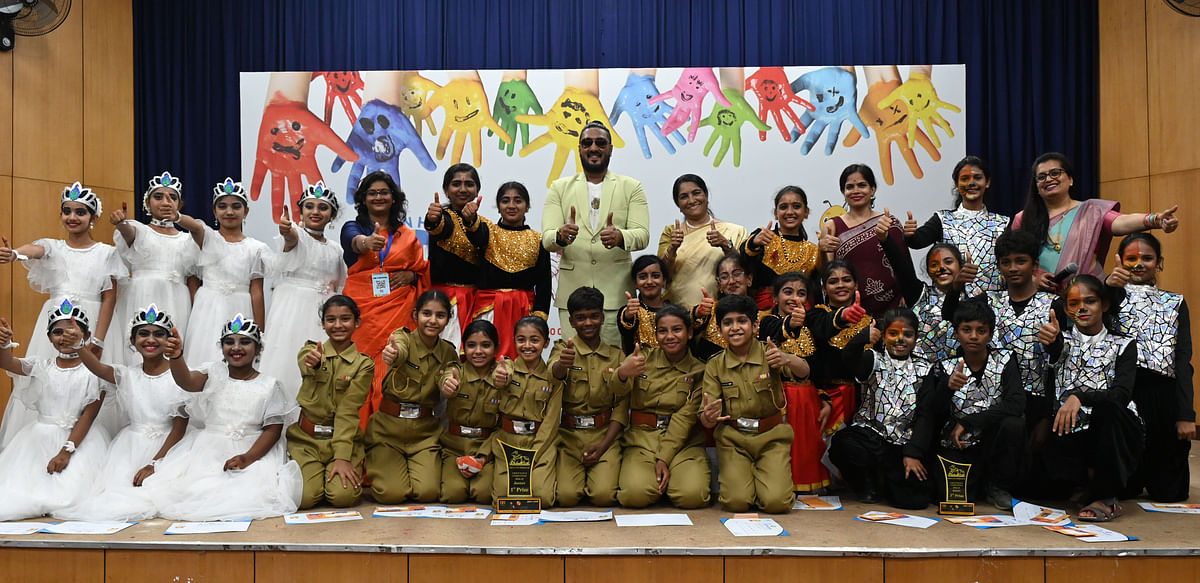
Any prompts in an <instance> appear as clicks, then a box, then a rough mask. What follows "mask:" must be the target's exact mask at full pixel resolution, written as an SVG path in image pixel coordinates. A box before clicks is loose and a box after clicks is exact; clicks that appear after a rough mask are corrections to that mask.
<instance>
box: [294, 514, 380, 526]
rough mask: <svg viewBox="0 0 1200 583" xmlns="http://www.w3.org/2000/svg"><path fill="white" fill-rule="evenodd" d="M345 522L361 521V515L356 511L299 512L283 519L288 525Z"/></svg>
mask: <svg viewBox="0 0 1200 583" xmlns="http://www.w3.org/2000/svg"><path fill="white" fill-rule="evenodd" d="M345 520H362V515H361V514H359V513H358V511H357V510H331V511H328V512H301V513H299V514H289V515H287V516H284V517H283V523H284V524H289V525H296V524H318V523H321V522H342V521H345Z"/></svg>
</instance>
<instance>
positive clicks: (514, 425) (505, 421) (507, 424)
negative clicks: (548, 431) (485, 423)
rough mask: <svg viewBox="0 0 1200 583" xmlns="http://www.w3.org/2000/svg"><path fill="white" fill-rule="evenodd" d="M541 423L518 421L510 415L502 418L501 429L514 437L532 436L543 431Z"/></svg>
mask: <svg viewBox="0 0 1200 583" xmlns="http://www.w3.org/2000/svg"><path fill="white" fill-rule="evenodd" d="M541 427H542V422H541V421H530V420H528V419H517V418H515V417H509V416H508V415H501V416H500V429H503V430H505V431H507V432H509V433H512V434H514V435H532V434H534V433H537V430H538V429H541Z"/></svg>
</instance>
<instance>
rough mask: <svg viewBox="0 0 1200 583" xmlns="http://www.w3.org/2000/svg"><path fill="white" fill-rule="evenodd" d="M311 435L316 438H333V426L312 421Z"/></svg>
mask: <svg viewBox="0 0 1200 583" xmlns="http://www.w3.org/2000/svg"><path fill="white" fill-rule="evenodd" d="M313 437H315V438H317V439H333V426H332V425H317V424H316V423H313Z"/></svg>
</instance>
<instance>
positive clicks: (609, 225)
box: [600, 213, 624, 249]
mask: <svg viewBox="0 0 1200 583" xmlns="http://www.w3.org/2000/svg"><path fill="white" fill-rule="evenodd" d="M600 242H601V243H603V244H604V248H605V249H612V248H613V247H620V246H621V244H622V243H623V242H624V237H623V236H622V235H621V230H620V229H618V228H616V227H615V226H613V214H612V213H608V219H607V220H606V221H605V222H604V229H603V230H601V231H600Z"/></svg>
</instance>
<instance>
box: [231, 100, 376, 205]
mask: <svg viewBox="0 0 1200 583" xmlns="http://www.w3.org/2000/svg"><path fill="white" fill-rule="evenodd" d="M317 146H325V147H326V148H329V149H330V150H333V151H334V153H335V154H337V155H338V156H342V157H344V158H346V159H348V160H356V159H358V154H356V153H355V152H354V151H353V150H351V149H350V148H348V147H346V144H345V143H344V142H342V140H341V138H339V137H338V136H337V134H335V133H334V132H333V130H331V129H329V126H327V125H325V124H324V123H323V122H322V121H321V120H319V119H317V116H315V115H313V114H312V112H311V111H309V110H308V106H307V105H305V104H304V103H303V102H300V101H289V100H286V99H275V100H272V101H271V102H270V103H269V104H267V107H266V108H265V109H264V110H263V114H262V123H261V124H260V125H259V126H258V149H257V150H256V152H255V155H254V178H253V180H252V181H251V183H250V199H251V200H258V197H259V195H260V194H261V191H262V185H263V180H265V179H266V177H267V174H268V173H270V175H271V212H272V216H279V213H280V212H281V211H282V209H283V207H284V206H285V205H286V206H290V205H292V204H295V203H297V202H299V200H300V195H301V193H303V191H304V184H303V183H302V182H301V177H303V178H305V179H307V181H308V183H309V184H314V183H316V182H317V181H318V180H321V179H322V178H321V172H320V170H318V169H317V159H316V149H317ZM285 182H286V190H287V192H289V193H291V200H290V201H287V200H284V199H285V194H284V190H285V186H284V184H285Z"/></svg>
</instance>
